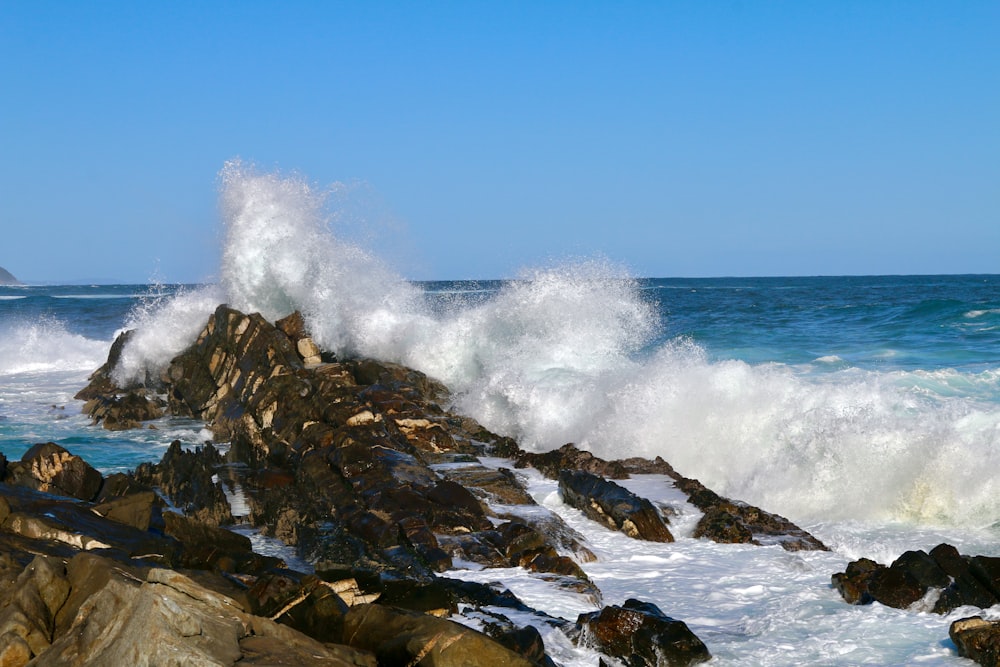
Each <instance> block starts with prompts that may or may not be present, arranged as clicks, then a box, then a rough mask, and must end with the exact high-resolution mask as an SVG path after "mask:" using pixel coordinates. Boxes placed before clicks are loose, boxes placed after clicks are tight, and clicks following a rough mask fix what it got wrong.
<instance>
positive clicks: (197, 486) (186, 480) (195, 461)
mask: <svg viewBox="0 0 1000 667" xmlns="http://www.w3.org/2000/svg"><path fill="white" fill-rule="evenodd" d="M223 463H224V460H223V458H222V456H221V455H220V454H219V452H218V451H217V450H216V449H215V448H214V447H213V446H212V445H205V446H204V447H199V448H197V449H196V450H194V451H186V450H185V449H184V448H183V447H182V446H181V443H180V441H179V440H174V441H173V442H172V443H170V447H168V448H167V451H166V453H165V454H164V455H163V458H162V459H161V460H160V463H158V464H151V463H144V464H141V465H140V466H139V467H137V468H136V470H135V474H134V479H135V481H136V482H137V483H138V484H141V485H144V486H147V487H155V488H158V489H159V490H160V492H161V493H163V494H164V495H166V496H167V497H168V498H170V501H171V502H173V503H174V504H175V505H176V506H177V507H178V508H180V509H181V510H183V511H184V513H185V514H187V515H189V516H191V517H193V518H195V519H197V520H198V521H201V522H203V523H207V524H211V525H216V526H217V525H222V524H228V523H232V522H233V515H232V511H231V508H230V506H229V500H228V499H227V498H226V493H225V491H224V490H223V488H222V485H221V484H220V483H219V480H218V469H219V468H220V467H221V466H222V465H223Z"/></svg>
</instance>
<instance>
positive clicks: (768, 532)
mask: <svg viewBox="0 0 1000 667" xmlns="http://www.w3.org/2000/svg"><path fill="white" fill-rule="evenodd" d="M674 484H675V486H676V487H677V488H678V489H680V490H681V491H683V492H684V493H686V494H687V495H688V499H689V501H690V502H691V504H692V505H694V506H695V507H697V508H698V509H700V510H701V511H702V512H704V513H705V515H704V516H703V517H702V518H701V520H700V521H699V522H698V525H697V527H696V528H695V531H694V536H695V537H706V538H708V539H710V540H713V541H715V542H722V543H751V544H778V545H780V546H781V547H782V548H783V549H785V550H786V551H803V550H806V551H826V550H827V548H826V546H825V545H824V544H823V543H822V542H820V541H819V540H818V539H816V538H815V537H813V536H812V535H810V534H809V533H808V532H806V531H804V530H802V529H801V528H799V527H798V526H796V525H795V524H793V523H792V522H791V521H789V520H788V519H786V518H784V517H782V516H778V515H777V514H771V513H770V512H765V511H764V510H762V509H760V508H759V507H754V506H753V505H747V504H746V503H740V502H734V501H732V500H729V499H727V498H723V497H722V496H720V495H719V494H717V493H715V492H714V491H712V490H711V489H709V488H707V487H705V485H704V484H702V483H701V482H699V481H698V480H696V479H690V478H687V477H681V476H679V475H678V476H677V477H676V478H675V481H674Z"/></svg>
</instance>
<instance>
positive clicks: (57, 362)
mask: <svg viewBox="0 0 1000 667" xmlns="http://www.w3.org/2000/svg"><path fill="white" fill-rule="evenodd" d="M107 345H108V343H107V342H106V341H97V340H92V339H89V338H86V337H84V336H81V335H79V334H74V333H70V332H69V331H68V330H67V329H66V326H65V325H64V324H63V323H62V322H61V321H60V320H58V319H55V318H53V317H45V318H42V319H40V320H36V321H32V322H16V321H15V322H8V323H6V324H5V325H4V326H3V327H0V375H6V374H15V373H34V372H45V371H53V370H60V371H62V370H69V371H80V370H93V369H94V368H95V367H97V366H99V365H100V364H101V363H102V362H103V357H105V356H107Z"/></svg>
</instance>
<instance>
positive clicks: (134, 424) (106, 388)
mask: <svg viewBox="0 0 1000 667" xmlns="http://www.w3.org/2000/svg"><path fill="white" fill-rule="evenodd" d="M132 335H133V334H132V331H125V332H123V333H121V334H119V336H118V337H117V338H116V339H115V341H114V343H112V345H111V350H110V351H109V353H108V360H107V361H106V362H105V363H104V364H103V365H102V366H101V367H100V368H98V369H97V370H96V371H94V372H93V373H92V374H91V376H90V381H89V384H88V385H87V386H86V387H84V388H83V389H81V390H80V391H78V392H77V393H76V396H75V397H74V398H76V399H78V400H81V401H86V403H84V406H83V412H84V413H85V414H87V415H88V416H89V417H90V418H91V419H92V420H93V421H94V423H95V424H98V423H100V424H102V425H103V426H104V428H106V429H108V430H109V431H124V430H127V429H133V428H139V427H140V426H142V423H143V422H146V421H149V420H152V419H159V418H160V417H162V416H163V415H164V408H165V407H166V401H164V400H163V399H162V398H161V397H160V396H159V395H158V394H157V392H158V391H159V390H160V389H161V388H162V387H161V384H160V382H159V380H158V379H157V378H152V377H146V378H144V379H143V381H142V382H136V383H133V384H131V385H129V386H127V387H119V386H118V385H117V384H116V383H115V380H114V379H113V373H114V370H115V368H116V367H117V366H118V363H119V361H120V360H121V355H122V350H124V348H125V346H126V345H127V344H128V342H129V340H130V339H131V337H132Z"/></svg>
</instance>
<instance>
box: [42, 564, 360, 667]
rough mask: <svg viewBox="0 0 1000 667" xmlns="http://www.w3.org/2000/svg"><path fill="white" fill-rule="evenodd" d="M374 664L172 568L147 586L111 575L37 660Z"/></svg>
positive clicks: (150, 578) (69, 663)
mask: <svg viewBox="0 0 1000 667" xmlns="http://www.w3.org/2000/svg"><path fill="white" fill-rule="evenodd" d="M237 662H239V664H241V665H242V664H248V663H249V664H271V665H274V664H279V665H280V664H292V665H318V664H323V665H366V664H367V665H371V666H372V667H374V661H373V660H371V659H370V657H368V656H366V654H363V653H359V652H357V651H351V650H349V649H346V648H345V647H339V648H337V649H335V650H331V648H329V647H327V646H326V645H324V644H322V643H320V642H318V641H316V640H313V639H310V638H308V637H305V636H304V635H301V634H299V633H295V632H294V631H292V630H290V629H288V628H283V627H281V626H278V625H276V624H275V623H274V622H272V621H269V620H267V619H264V618H261V617H258V616H252V615H250V614H247V613H246V612H245V611H244V609H243V608H242V606H241V605H240V604H239V603H238V602H237V601H236V600H233V599H231V598H228V597H226V596H224V595H220V594H218V593H216V592H215V591H211V590H209V589H206V588H204V587H202V586H200V585H198V584H197V583H196V582H194V581H192V580H191V579H189V578H187V577H185V576H183V575H181V574H179V573H177V572H173V571H170V570H160V569H154V570H150V572H149V574H148V575H147V577H146V579H145V581H141V582H135V581H132V580H131V579H128V578H124V577H120V576H118V577H113V578H110V579H109V580H108V581H107V583H105V585H104V586H102V587H101V589H100V590H99V591H97V592H96V593H94V594H92V595H91V596H90V597H88V598H87V599H86V600H85V601H84V602H83V603H82V604H81V605H80V607H79V609H78V611H77V614H76V616H75V618H74V620H73V624H72V625H71V626H70V628H69V629H68V631H67V632H66V633H65V634H63V635H62V636H61V637H60V638H58V639H57V640H56V641H54V642H53V643H52V645H51V646H50V647H49V648H48V649H46V650H45V651H44V652H42V653H41V654H39V655H38V656H37V657H36V658H35V662H34V663H33V664H35V665H40V666H46V665H66V666H84V665H88V666H89V665H94V666H97V665H124V664H135V665H183V664H198V665H234V664H236V663H237Z"/></svg>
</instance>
